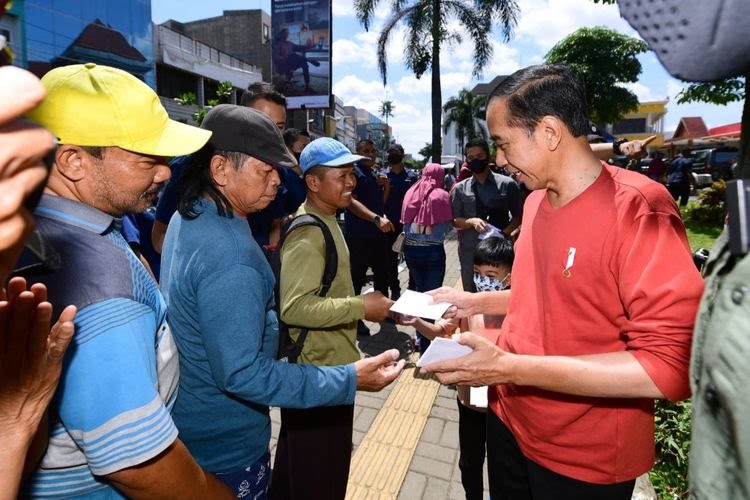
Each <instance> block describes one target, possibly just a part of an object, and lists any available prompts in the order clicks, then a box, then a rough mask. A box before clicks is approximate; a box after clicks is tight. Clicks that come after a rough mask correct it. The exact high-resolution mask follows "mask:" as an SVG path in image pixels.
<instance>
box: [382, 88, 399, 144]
mask: <svg viewBox="0 0 750 500" xmlns="http://www.w3.org/2000/svg"><path fill="white" fill-rule="evenodd" d="M394 109H396V105H395V104H393V101H390V100H388V99H386V100H385V101H383V102H381V103H380V106H379V107H378V113H380V116H382V117H383V118H385V133H384V134H383V151H386V150H387V149H388V148H389V147H390V145H391V138H390V136H389V135H388V118H390V117H391V116H393V110H394Z"/></svg>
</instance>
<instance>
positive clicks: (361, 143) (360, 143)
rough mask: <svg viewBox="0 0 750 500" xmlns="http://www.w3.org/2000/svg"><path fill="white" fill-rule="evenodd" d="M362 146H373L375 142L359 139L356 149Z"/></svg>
mask: <svg viewBox="0 0 750 500" xmlns="http://www.w3.org/2000/svg"><path fill="white" fill-rule="evenodd" d="M363 144H372V145H373V146H374V145H375V142H374V141H373V140H372V139H360V140H358V141H357V147H356V149H359V147H360V146H361V145H363Z"/></svg>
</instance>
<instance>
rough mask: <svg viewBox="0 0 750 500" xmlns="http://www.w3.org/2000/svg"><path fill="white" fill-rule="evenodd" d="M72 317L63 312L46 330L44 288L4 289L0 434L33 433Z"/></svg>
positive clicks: (20, 282) (15, 282) (17, 284)
mask: <svg viewBox="0 0 750 500" xmlns="http://www.w3.org/2000/svg"><path fill="white" fill-rule="evenodd" d="M0 298H3V297H0ZM75 314H76V308H75V307H74V306H68V307H66V308H65V309H64V310H63V312H62V314H61V315H60V318H59V319H58V321H57V322H56V323H55V324H54V326H52V327H50V323H51V321H52V305H51V304H50V303H49V302H47V289H46V287H45V286H44V285H41V284H35V285H33V286H32V287H31V288H30V289H29V290H27V289H26V280H25V279H23V278H13V279H11V280H10V282H9V283H8V289H7V292H6V293H5V297H4V300H2V301H0V422H2V426H0V427H2V429H1V430H0V432H10V429H11V428H14V429H16V431H18V430H22V431H25V432H28V433H30V434H31V435H33V433H34V432H35V431H36V427H37V425H38V424H39V421H40V420H41V418H42V416H43V415H44V412H45V410H46V408H47V405H48V404H49V402H50V400H51V399H52V396H53V395H54V393H55V389H56V388H57V383H58V381H59V379H60V372H61V369H62V361H63V356H64V354H65V351H66V349H67V348H68V345H70V341H71V339H72V338H73V332H74V327H73V318H74V317H75Z"/></svg>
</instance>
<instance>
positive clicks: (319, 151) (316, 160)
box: [299, 137, 366, 174]
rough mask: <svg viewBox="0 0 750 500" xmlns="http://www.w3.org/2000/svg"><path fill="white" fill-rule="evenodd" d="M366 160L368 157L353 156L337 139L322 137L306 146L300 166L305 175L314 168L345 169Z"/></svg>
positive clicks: (301, 155)
mask: <svg viewBox="0 0 750 500" xmlns="http://www.w3.org/2000/svg"><path fill="white" fill-rule="evenodd" d="M364 158H366V157H365V156H360V155H355V154H352V152H351V151H349V149H348V148H347V147H346V146H344V145H343V144H341V143H340V142H339V141H337V140H336V139H331V138H330V137H321V138H320V139H315V140H314V141H312V142H311V143H310V144H308V145H307V146H305V149H303V150H302V154H300V157H299V165H300V168H301V169H302V173H303V174H305V173H307V171H308V170H310V169H311V168H313V167H343V166H344V165H348V164H350V163H354V162H355V161H359V160H362V159H364Z"/></svg>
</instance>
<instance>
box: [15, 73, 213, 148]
mask: <svg viewBox="0 0 750 500" xmlns="http://www.w3.org/2000/svg"><path fill="white" fill-rule="evenodd" d="M42 83H43V84H44V86H45V87H46V89H47V97H46V98H45V99H44V101H43V102H42V104H41V105H39V106H38V107H37V108H36V109H34V110H33V111H31V112H30V113H29V114H28V115H27V116H28V117H29V118H30V119H32V120H34V121H36V122H38V123H40V124H41V125H44V126H45V127H46V128H47V129H49V130H50V131H51V132H52V133H53V134H55V135H56V136H57V137H58V139H59V142H60V143H61V144H72V145H76V146H101V147H106V146H117V147H119V148H122V149H126V150H128V151H132V152H134V153H141V154H147V155H155V156H181V155H186V154H190V153H192V152H194V151H197V150H198V149H200V148H201V147H203V145H204V144H206V142H208V139H209V138H210V137H211V132H210V131H208V130H204V129H201V128H198V127H193V126H190V125H185V124H184V123H180V122H177V121H174V120H171V119H170V118H169V116H168V115H167V111H166V110H165V109H164V106H162V104H161V102H160V101H159V96H157V95H156V92H154V91H153V90H152V89H151V87H149V86H148V85H146V84H145V83H144V82H142V81H140V80H139V79H137V78H136V77H134V76H133V75H131V74H130V73H127V72H125V71H122V70H119V69H116V68H111V67H109V66H100V65H96V64H94V63H86V64H74V65H70V66H62V67H60V68H55V69H53V70H51V71H50V72H49V73H47V74H46V75H44V77H43V78H42Z"/></svg>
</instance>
